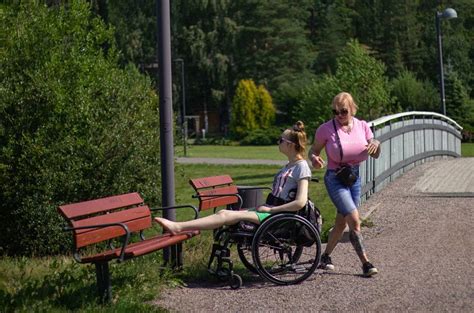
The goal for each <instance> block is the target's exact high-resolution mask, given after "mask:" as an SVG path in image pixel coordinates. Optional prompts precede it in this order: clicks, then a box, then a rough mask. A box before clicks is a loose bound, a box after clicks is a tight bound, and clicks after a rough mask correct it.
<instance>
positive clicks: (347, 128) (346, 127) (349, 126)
mask: <svg viewBox="0 0 474 313" xmlns="http://www.w3.org/2000/svg"><path fill="white" fill-rule="evenodd" d="M352 126H353V122H352V121H350V122H349V123H348V124H347V125H341V129H342V131H343V132H345V133H347V134H350V133H351V131H352Z"/></svg>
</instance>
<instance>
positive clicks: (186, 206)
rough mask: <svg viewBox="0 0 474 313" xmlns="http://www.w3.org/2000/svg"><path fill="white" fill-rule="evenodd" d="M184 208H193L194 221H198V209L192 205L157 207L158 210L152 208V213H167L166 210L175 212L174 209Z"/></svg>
mask: <svg viewBox="0 0 474 313" xmlns="http://www.w3.org/2000/svg"><path fill="white" fill-rule="evenodd" d="M182 208H191V209H193V210H194V219H197V218H198V216H199V212H198V209H197V208H196V207H195V206H194V205H191V204H183V205H173V206H165V207H157V208H150V211H152V212H153V211H165V210H173V209H182Z"/></svg>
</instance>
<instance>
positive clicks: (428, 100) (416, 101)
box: [391, 70, 439, 112]
mask: <svg viewBox="0 0 474 313" xmlns="http://www.w3.org/2000/svg"><path fill="white" fill-rule="evenodd" d="M391 86H392V87H391V95H392V97H393V98H394V99H395V102H396V103H397V105H399V106H400V108H401V109H402V110H403V111H417V110H418V111H435V112H436V111H438V109H439V108H438V107H439V97H438V94H437V91H436V89H435V88H434V87H433V86H432V85H431V83H429V82H421V81H418V80H417V79H416V77H415V75H414V74H413V73H412V72H410V71H408V70H404V71H402V72H401V73H400V74H399V75H398V76H397V78H395V79H393V80H392V81H391Z"/></svg>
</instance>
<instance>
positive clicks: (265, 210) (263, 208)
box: [257, 205, 272, 213]
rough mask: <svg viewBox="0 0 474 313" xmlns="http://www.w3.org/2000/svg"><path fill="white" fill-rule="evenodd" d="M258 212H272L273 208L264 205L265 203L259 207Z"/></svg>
mask: <svg viewBox="0 0 474 313" xmlns="http://www.w3.org/2000/svg"><path fill="white" fill-rule="evenodd" d="M257 212H261V213H271V212H272V208H270V207H268V206H264V205H261V206H259V207H258V208H257Z"/></svg>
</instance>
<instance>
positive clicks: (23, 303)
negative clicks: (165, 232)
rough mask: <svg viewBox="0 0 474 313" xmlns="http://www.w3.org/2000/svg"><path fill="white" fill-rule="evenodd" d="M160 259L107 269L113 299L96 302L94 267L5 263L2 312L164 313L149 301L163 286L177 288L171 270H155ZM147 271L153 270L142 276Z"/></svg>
mask: <svg viewBox="0 0 474 313" xmlns="http://www.w3.org/2000/svg"><path fill="white" fill-rule="evenodd" d="M160 262H161V261H160V256H159V254H155V255H150V256H146V257H143V258H139V259H135V260H131V261H127V262H126V263H122V264H118V263H111V264H110V272H111V275H112V277H113V283H112V284H113V285H112V286H113V299H112V302H111V303H110V304H106V305H101V304H99V303H98V297H97V287H96V277H95V271H94V266H93V265H83V264H79V263H76V262H74V261H73V260H72V259H63V258H58V257H56V258H50V259H39V258H31V259H28V258H21V259H13V258H4V259H3V260H2V262H0V269H1V270H2V271H5V275H4V277H3V281H2V283H3V284H2V288H1V289H0V303H2V310H4V312H31V311H34V312H72V311H74V312H99V311H100V312H160V311H161V312H162V310H160V308H158V307H156V306H153V305H151V304H149V303H146V302H147V301H150V300H153V299H154V298H155V297H156V295H157V294H158V293H159V292H160V290H161V289H162V288H163V286H172V285H176V284H180V282H179V280H178V279H177V278H174V277H173V276H171V274H172V273H171V271H170V270H163V269H161V270H158V268H159V267H160ZM145 268H154V269H155V270H151V271H147V272H144V269H145Z"/></svg>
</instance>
